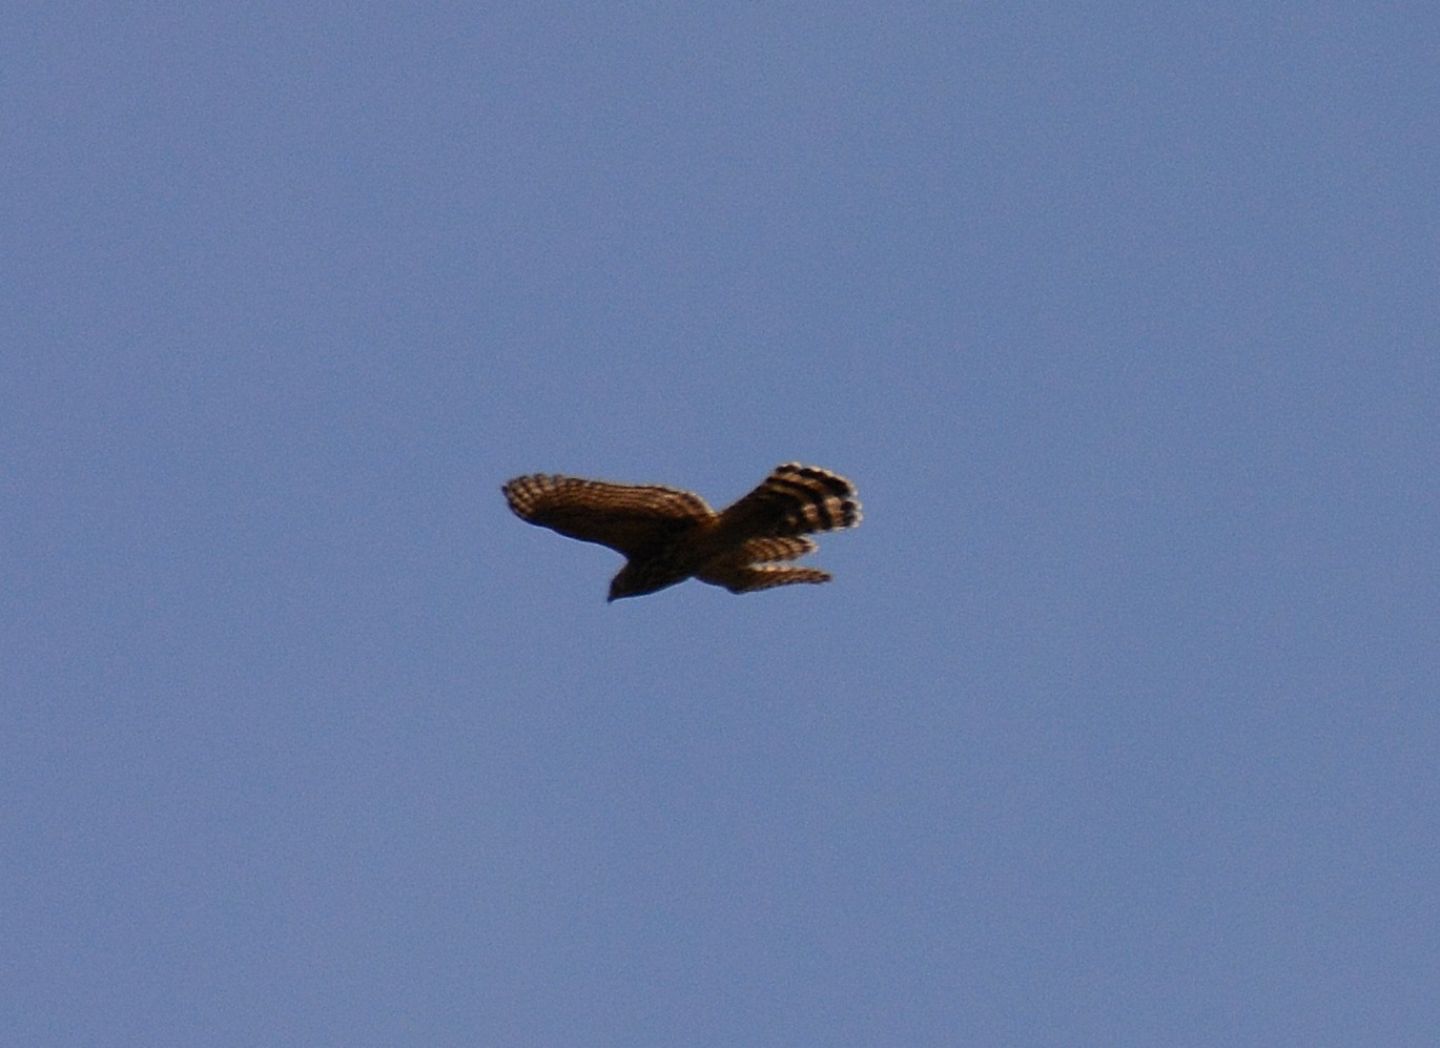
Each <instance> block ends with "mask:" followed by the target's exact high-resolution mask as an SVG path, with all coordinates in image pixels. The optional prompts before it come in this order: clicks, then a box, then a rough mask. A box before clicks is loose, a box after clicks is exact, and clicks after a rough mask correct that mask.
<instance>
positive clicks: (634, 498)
mask: <svg viewBox="0 0 1440 1048" xmlns="http://www.w3.org/2000/svg"><path fill="white" fill-rule="evenodd" d="M501 490H502V491H503V492H504V493H505V500H506V501H507V502H509V503H510V508H511V509H512V510H514V512H515V515H516V516H518V517H520V519H522V520H527V521H529V522H530V523H531V524H538V525H540V526H541V527H544V528H549V529H551V530H552V531H558V532H559V533H560V534H562V535H568V536H569V537H570V538H572V539H580V540H582V541H584V542H598V543H599V544H600V545H602V546H609V547H610V548H611V549H613V550H617V551H619V552H620V553H623V554H624V555H625V558H626V561H625V567H623V568H622V569H621V570H620V574H618V575H616V576H615V578H614V580H613V581H612V582H611V583H610V597H609V599H610V600H619V599H620V598H621V597H639V596H642V595H644V594H646V593H654V592H655V591H656V590H662V589H664V588H665V587H666V586H673V585H675V584H676V583H677V582H684V581H685V580H686V579H688V578H692V577H693V578H697V579H699V580H700V581H701V582H708V583H710V584H711V585H712V586H723V587H724V588H725V589H727V590H729V591H730V592H731V593H750V592H752V591H754V590H762V589H770V588H771V587H772V586H789V585H792V584H794V583H797V582H828V581H830V574H829V573H828V572H824V571H820V570H819V569H818V568H797V567H792V566H790V565H786V564H783V563H779V562H781V561H787V560H794V559H795V558H796V557H802V556H804V555H805V554H807V553H810V552H811V551H813V550H814V549H815V542H814V541H813V540H812V539H809V538H806V537H805V536H807V535H810V534H814V533H816V532H821V531H834V530H837V529H839V528H852V527H854V526H855V525H856V524H859V523H860V503H859V502H858V501H857V500H856V498H855V485H853V484H851V483H850V482H849V481H848V480H846V479H845V478H844V477H842V476H839V475H837V474H835V473H831V472H830V471H829V470H827V469H819V468H818V467H815V466H802V465H800V463H798V462H787V463H786V464H785V465H783V466H776V467H775V469H774V470H772V471H771V473H770V475H769V476H768V477H766V478H765V479H764V481H762V482H761V484H760V486H759V487H757V488H756V489H755V490H754V491H752V492H750V494H748V495H746V496H745V497H744V498H742V499H740V501H738V502H736V503H735V504H734V505H732V506H729V507H728V508H726V509H724V510H722V511H720V512H718V513H717V512H716V511H715V510H713V509H711V508H710V506H709V505H708V504H707V503H706V502H705V500H704V499H702V498H701V497H700V496H699V495H697V494H695V493H694V492H692V491H681V490H679V489H678V488H666V487H661V486H659V485H656V484H612V483H609V482H608V481H603V480H584V479H582V478H580V477H562V476H556V475H554V474H549V473H531V474H529V475H527V476H524V477H516V478H515V479H514V480H512V481H510V482H509V483H507V484H505V485H504V486H503V487H502V488H501Z"/></svg>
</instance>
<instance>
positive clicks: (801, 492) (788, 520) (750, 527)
mask: <svg viewBox="0 0 1440 1048" xmlns="http://www.w3.org/2000/svg"><path fill="white" fill-rule="evenodd" d="M859 523H860V503H859V502H858V501H857V500H856V498H855V485H853V484H851V483H850V482H849V481H848V480H846V479H845V478H844V477H842V476H840V475H839V474H836V473H831V472H830V471H829V470H828V469H820V468H819V467H817V466H802V465H800V463H798V462H787V463H785V465H783V466H776V467H775V468H774V469H773V470H772V471H771V472H770V475H769V476H768V477H766V478H765V479H764V480H763V481H761V483H760V486H759V487H758V488H756V489H755V490H754V491H752V492H750V494H748V495H746V496H745V497H744V498H742V499H741V500H740V501H739V502H737V503H735V504H734V505H733V506H730V507H729V508H728V509H726V510H725V511H724V512H723V513H722V514H721V515H720V527H721V528H722V529H723V530H724V532H725V534H727V535H740V536H752V535H766V536H787V535H807V534H811V533H814V532H817V531H834V530H836V529H838V528H850V527H854V526H855V525H856V524H859Z"/></svg>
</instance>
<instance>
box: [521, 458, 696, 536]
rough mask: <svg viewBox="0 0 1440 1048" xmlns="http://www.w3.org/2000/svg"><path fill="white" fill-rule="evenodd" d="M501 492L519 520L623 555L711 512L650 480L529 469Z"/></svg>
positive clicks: (689, 496)
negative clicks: (594, 477)
mask: <svg viewBox="0 0 1440 1048" xmlns="http://www.w3.org/2000/svg"><path fill="white" fill-rule="evenodd" d="M501 490H502V491H504V492H505V500H506V501H507V502H509V503H510V508H511V509H512V510H514V511H515V515H516V516H518V517H520V518H521V519H522V520H528V521H529V522H530V523H531V524H538V525H540V526H541V527H542V528H549V529H551V530H552V531H558V532H559V533H560V534H562V535H568V536H569V537H570V538H572V539H580V540H581V541H582V542H598V543H599V544H600V545H602V546H609V547H610V548H611V549H613V550H619V551H620V552H621V553H623V554H625V556H627V557H629V556H633V555H634V554H635V553H637V552H639V551H641V550H643V549H646V548H647V547H650V546H653V545H654V544H655V543H656V542H659V541H661V540H663V539H666V538H668V537H670V536H673V535H678V534H680V533H681V532H683V531H686V530H688V529H689V528H693V527H694V526H695V525H696V524H697V523H699V522H700V521H702V520H705V519H706V518H708V517H711V516H714V510H712V509H711V508H710V507H709V506H708V505H707V504H706V502H705V500H704V499H702V498H701V497H700V496H699V495H696V494H695V493H694V492H692V491H681V490H679V489H678V488H666V487H660V486H659V485H656V484H611V483H608V482H607V481H603V480H585V479H583V478H581V477H562V476H556V475H552V474H548V473H532V474H530V475H528V476H524V477H516V478H515V479H514V480H512V481H510V482H509V483H507V484H506V485H505V486H504V487H503V488H502V489H501Z"/></svg>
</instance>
